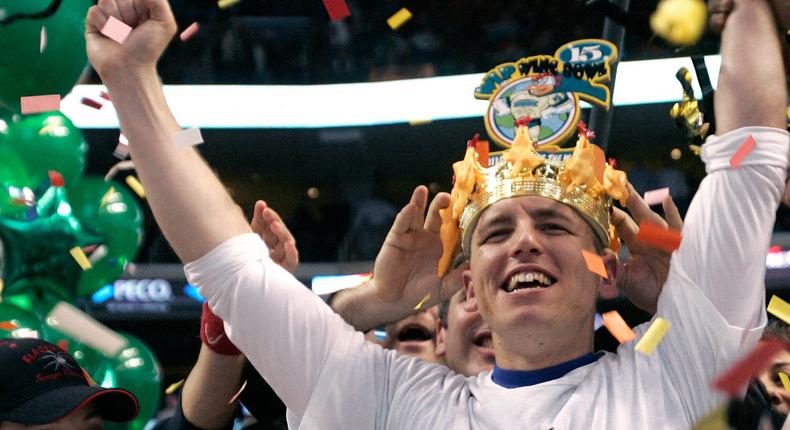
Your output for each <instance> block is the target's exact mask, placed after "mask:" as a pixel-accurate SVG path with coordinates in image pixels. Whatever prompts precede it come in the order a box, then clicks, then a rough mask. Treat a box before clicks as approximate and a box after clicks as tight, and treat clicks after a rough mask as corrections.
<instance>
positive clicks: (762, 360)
mask: <svg viewBox="0 0 790 430" xmlns="http://www.w3.org/2000/svg"><path fill="white" fill-rule="evenodd" d="M784 349H785V345H784V344H783V343H782V342H779V341H777V340H762V341H760V342H759V343H758V344H757V347H756V348H754V350H753V351H752V352H751V353H750V354H749V355H747V356H746V357H744V358H742V359H741V360H739V361H738V362H737V363H735V364H734V365H733V366H732V367H730V368H729V369H728V370H726V371H724V372H723V373H721V374H719V376H717V377H716V379H715V380H714V381H713V386H714V387H715V388H717V389H718V390H720V391H723V392H725V393H727V394H729V395H730V396H736V395H738V393H739V392H740V390H741V389H742V388H744V387H745V386H746V384H748V383H749V382H750V381H751V380H752V378H754V377H755V376H757V375H758V374H759V373H760V372H762V371H763V370H765V368H766V367H767V366H769V365H770V364H771V360H772V359H773V358H774V356H775V355H776V354H778V353H779V352H781V351H782V350H784Z"/></svg>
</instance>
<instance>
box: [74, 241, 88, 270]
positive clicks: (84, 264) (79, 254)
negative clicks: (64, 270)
mask: <svg viewBox="0 0 790 430" xmlns="http://www.w3.org/2000/svg"><path fill="white" fill-rule="evenodd" d="M69 254H71V257H72V258H73V259H74V261H76V262H77V264H79V265H80V267H81V268H82V270H90V269H93V266H92V265H91V262H90V261H88V257H87V256H86V255H85V253H84V252H83V251H82V248H80V247H79V246H75V247H74V248H71V249H69Z"/></svg>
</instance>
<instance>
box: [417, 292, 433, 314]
mask: <svg viewBox="0 0 790 430" xmlns="http://www.w3.org/2000/svg"><path fill="white" fill-rule="evenodd" d="M430 298H431V293H428V294H426V295H424V296H423V297H422V299H421V300H420V303H417V305H416V306H414V310H415V311H418V310H420V308H422V305H424V304H425V302H427V301H428V299H430Z"/></svg>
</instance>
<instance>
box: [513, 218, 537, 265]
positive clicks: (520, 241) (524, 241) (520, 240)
mask: <svg viewBox="0 0 790 430" xmlns="http://www.w3.org/2000/svg"><path fill="white" fill-rule="evenodd" d="M513 234H514V236H515V237H514V241H513V248H512V250H511V255H512V256H514V257H516V256H522V255H524V254H528V255H540V254H542V253H543V245H542V244H541V240H540V236H539V234H538V231H537V230H536V229H535V228H534V227H533V226H531V225H522V226H520V227H519V228H518V229H516V231H515V232H513Z"/></svg>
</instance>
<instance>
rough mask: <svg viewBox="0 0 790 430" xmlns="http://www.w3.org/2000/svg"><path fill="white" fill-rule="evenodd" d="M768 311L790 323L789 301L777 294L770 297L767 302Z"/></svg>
mask: <svg viewBox="0 0 790 430" xmlns="http://www.w3.org/2000/svg"><path fill="white" fill-rule="evenodd" d="M768 313H769V314H771V315H773V316H775V317H777V318H779V319H780V320H782V321H784V322H785V323H786V324H790V303H787V302H786V301H784V300H782V299H781V298H779V296H773V297H771V301H770V302H768Z"/></svg>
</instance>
